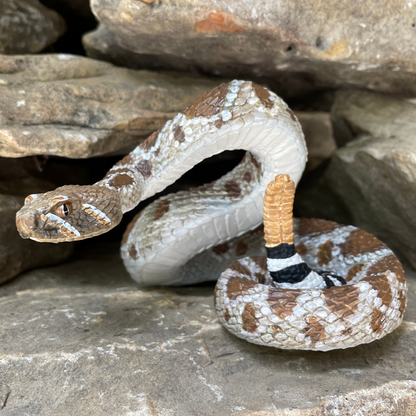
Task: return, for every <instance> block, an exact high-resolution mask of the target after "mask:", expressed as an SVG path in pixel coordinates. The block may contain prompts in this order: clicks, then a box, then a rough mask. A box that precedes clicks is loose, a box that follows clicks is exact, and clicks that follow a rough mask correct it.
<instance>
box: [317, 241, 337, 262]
mask: <svg viewBox="0 0 416 416" xmlns="http://www.w3.org/2000/svg"><path fill="white" fill-rule="evenodd" d="M333 247H334V243H333V242H332V241H331V240H328V241H325V243H322V244H321V245H320V246H319V251H318V266H319V267H321V266H323V265H325V264H328V263H329V262H330V261H331V260H332V248H333Z"/></svg>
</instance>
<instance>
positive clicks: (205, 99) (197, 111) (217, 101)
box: [183, 83, 229, 120]
mask: <svg viewBox="0 0 416 416" xmlns="http://www.w3.org/2000/svg"><path fill="white" fill-rule="evenodd" d="M228 86H229V83H227V84H221V85H219V86H218V87H216V88H214V89H213V90H212V91H210V92H206V93H205V94H203V95H202V96H201V97H200V98H198V99H197V100H196V101H195V102H194V103H193V104H192V105H191V106H189V107H187V108H186V109H185V111H183V114H184V115H185V116H186V118H187V119H188V120H189V119H191V118H196V117H201V116H204V117H206V118H210V117H212V116H214V115H216V114H219V113H220V112H221V111H222V110H223V105H224V103H225V97H226V95H227V93H228Z"/></svg>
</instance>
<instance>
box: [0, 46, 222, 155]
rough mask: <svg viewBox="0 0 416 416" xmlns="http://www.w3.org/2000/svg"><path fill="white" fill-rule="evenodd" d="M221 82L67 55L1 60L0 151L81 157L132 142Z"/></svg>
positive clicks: (4, 58) (106, 151) (156, 127)
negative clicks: (133, 68)
mask: <svg viewBox="0 0 416 416" xmlns="http://www.w3.org/2000/svg"><path fill="white" fill-rule="evenodd" d="M219 82H220V81H218V80H209V79H207V78H202V77H199V76H194V77H192V76H187V75H179V74H174V73H169V74H164V73H157V72H148V71H133V70H128V69H123V68H117V67H114V66H113V65H110V64H108V63H103V62H98V61H95V60H93V59H87V58H82V57H78V56H73V55H63V54H58V55H42V56H10V57H6V56H5V57H3V58H2V59H1V60H0V91H1V93H0V156H4V157H21V156H27V155H35V154H46V155H55V156H66V157H72V158H86V157H91V156H97V155H102V154H106V153H109V152H114V151H117V150H120V149H122V148H124V147H126V146H129V145H131V144H138V143H140V142H141V141H142V140H144V139H145V138H146V137H147V136H148V135H149V134H151V133H152V132H153V131H154V130H157V129H159V128H160V127H162V126H163V125H164V123H165V122H166V121H167V120H168V119H170V118H172V117H173V116H174V115H176V113H177V112H179V111H181V110H183V109H184V108H186V107H187V106H188V105H190V104H191V103H192V102H193V101H194V100H195V99H196V98H197V97H199V96H200V95H202V94H203V93H204V92H205V91H209V90H211V89H212V88H214V87H215V86H216V85H218V83H219Z"/></svg>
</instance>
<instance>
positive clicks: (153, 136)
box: [140, 129, 160, 150]
mask: <svg viewBox="0 0 416 416" xmlns="http://www.w3.org/2000/svg"><path fill="white" fill-rule="evenodd" d="M159 133H160V129H159V130H156V131H154V132H153V133H152V134H151V135H150V136H149V137H148V138H147V139H146V140H145V141H144V142H143V143H141V144H140V147H141V148H142V149H144V150H149V149H151V148H152V147H153V146H154V145H155V144H156V140H157V137H158V136H159Z"/></svg>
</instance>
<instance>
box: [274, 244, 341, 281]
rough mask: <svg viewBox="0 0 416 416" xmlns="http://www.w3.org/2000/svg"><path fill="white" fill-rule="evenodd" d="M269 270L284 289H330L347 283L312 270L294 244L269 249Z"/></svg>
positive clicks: (331, 275)
mask: <svg viewBox="0 0 416 416" xmlns="http://www.w3.org/2000/svg"><path fill="white" fill-rule="evenodd" d="M266 250H267V268H268V270H269V273H270V276H271V277H272V279H273V280H274V282H275V283H276V286H277V287H280V288H282V289H300V288H302V289H306V288H310V289H312V288H316V289H325V288H327V289H329V288H330V287H332V286H341V285H345V284H346V281H345V280H344V279H343V278H342V277H341V276H339V275H337V274H336V273H333V272H327V271H323V270H318V271H314V270H312V269H311V268H310V267H309V266H308V265H307V264H306V263H305V262H304V261H303V259H302V257H301V256H300V255H299V254H298V253H297V252H296V248H295V245H294V244H288V243H281V244H279V245H277V246H275V247H267V246H266Z"/></svg>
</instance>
